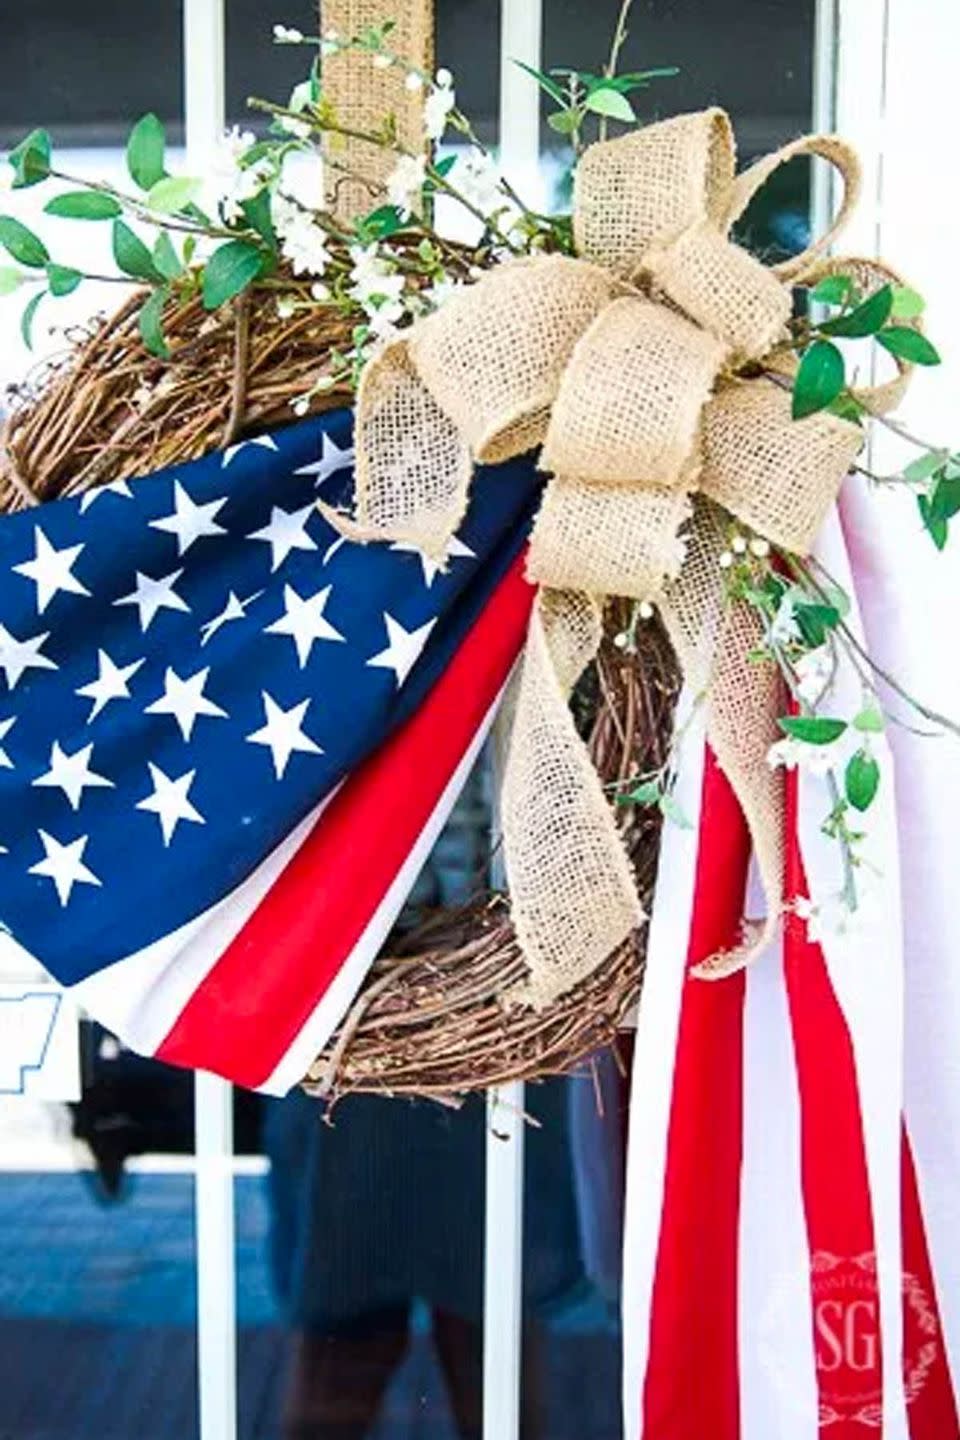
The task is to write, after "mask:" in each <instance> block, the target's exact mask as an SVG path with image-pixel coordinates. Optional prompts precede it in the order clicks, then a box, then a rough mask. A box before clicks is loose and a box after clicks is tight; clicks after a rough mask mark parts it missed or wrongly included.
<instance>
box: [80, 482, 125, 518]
mask: <svg viewBox="0 0 960 1440" xmlns="http://www.w3.org/2000/svg"><path fill="white" fill-rule="evenodd" d="M101 495H122V496H123V498H124V499H125V500H132V499H133V492H132V490H131V489H130V486H129V484H128V483H127V481H126V480H111V481H110V484H109V485H97V486H95V487H94V489H93V490H85V491H84V493H83V495H82V496H81V497H80V514H81V515H83V514H84V513H85V512H86V511H87V510H89V509H90V506H91V505H92V504H93V502H94V500H99V499H100V496H101Z"/></svg>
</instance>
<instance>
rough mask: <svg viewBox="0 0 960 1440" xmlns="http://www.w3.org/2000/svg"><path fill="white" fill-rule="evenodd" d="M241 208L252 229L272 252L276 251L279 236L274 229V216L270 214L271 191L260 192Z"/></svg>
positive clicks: (245, 201)
mask: <svg viewBox="0 0 960 1440" xmlns="http://www.w3.org/2000/svg"><path fill="white" fill-rule="evenodd" d="M240 208H241V210H242V211H243V218H244V219H245V220H246V222H247V224H248V225H249V226H250V229H251V230H255V231H256V232H257V234H258V235H259V236H260V239H261V240H264V241H266V243H267V244H268V245H269V246H270V249H271V250H276V248H277V234H276V231H275V230H274V228H273V216H272V215H271V213H270V191H269V190H261V191H259V193H258V194H256V195H253V196H252V197H251V198H250V199H249V200H244V201H243V202H242V204H241V206H240Z"/></svg>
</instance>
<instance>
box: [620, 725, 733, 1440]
mask: <svg viewBox="0 0 960 1440" xmlns="http://www.w3.org/2000/svg"><path fill="white" fill-rule="evenodd" d="M749 856H750V845H749V837H748V834H747V830H746V826H745V824H744V821H743V817H742V815H741V812H740V807H739V805H738V804H737V800H736V797H735V796H734V794H733V791H732V790H731V788H730V785H729V783H728V782H727V780H726V779H725V778H724V776H723V774H722V773H721V771H720V770H719V768H718V766H717V764H716V761H715V760H714V758H713V756H712V754H711V753H710V751H709V750H708V751H707V756H706V769H705V772H704V779H703V800H702V809H701V821H700V846H699V852H698V856H697V875H696V889H695V895H694V905H693V916H692V920H691V933H690V946H689V952H688V962H689V964H690V965H695V964H697V963H698V962H699V961H701V960H705V959H706V958H707V957H708V956H709V955H711V954H713V953H714V952H715V951H717V950H719V949H727V948H730V947H731V946H732V945H734V944H735V943H736V941H737V939H738V931H739V926H740V920H741V917H742V915H743V902H744V896H745V890H746V877H747V867H748V864H749ZM744 993H745V992H744V977H743V975H742V974H740V975H734V976H731V977H730V978H728V979H725V980H721V981H718V982H715V983H707V982H705V981H700V980H688V982H687V984H686V986H685V987H684V994H683V1002H682V1008H681V1014H680V1027H679V1035H678V1041H677V1056H676V1070H675V1075H674V1086H673V1097H672V1103H671V1113H670V1129H669V1135H668V1148H667V1162H666V1175H665V1184H664V1200H663V1214H662V1219H661V1225H660V1239H659V1247H658V1251H657V1266H656V1275H655V1278H654V1285H653V1295H652V1307H651V1319H650V1351H649V1358H648V1363H647V1374H646V1379H645V1383H644V1392H643V1426H642V1433H643V1437H644V1440H704V1437H707V1436H709V1437H710V1440H739V1430H740V1401H739V1381H738V1373H737V1372H738V1358H737V1248H738V1223H739V1211H740V1163H741V1145H742V1115H743V1000H744Z"/></svg>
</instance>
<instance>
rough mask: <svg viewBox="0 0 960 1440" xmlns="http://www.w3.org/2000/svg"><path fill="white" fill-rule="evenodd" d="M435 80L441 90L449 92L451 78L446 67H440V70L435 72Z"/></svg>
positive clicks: (451, 82)
mask: <svg viewBox="0 0 960 1440" xmlns="http://www.w3.org/2000/svg"><path fill="white" fill-rule="evenodd" d="M436 79H437V84H438V85H439V86H440V89H441V90H449V89H450V86H451V85H452V84H453V76H452V75H451V74H450V71H449V70H448V69H447V67H446V65H441V66H440V69H439V70H438V71H437V76H436Z"/></svg>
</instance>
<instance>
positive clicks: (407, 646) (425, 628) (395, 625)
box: [367, 611, 437, 689]
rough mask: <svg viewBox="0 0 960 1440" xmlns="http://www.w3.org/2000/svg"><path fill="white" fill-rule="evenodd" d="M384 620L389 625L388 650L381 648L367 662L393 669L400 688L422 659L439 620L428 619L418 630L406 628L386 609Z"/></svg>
mask: <svg viewBox="0 0 960 1440" xmlns="http://www.w3.org/2000/svg"><path fill="white" fill-rule="evenodd" d="M383 620H384V624H385V625H386V627H387V639H388V640H389V641H390V644H389V645H388V646H387V648H386V650H381V651H380V653H379V654H378V655H373V656H371V658H370V659H369V660H368V661H367V664H368V665H372V666H374V668H375V669H379V670H392V671H393V673H394V675H396V677H397V688H398V689H399V688H400V686H401V685H402V684H403V682H404V681H405V680H406V678H407V676H408V675H409V674H410V671H411V670H412V669H413V667H414V665H416V663H417V661H418V660H419V659H420V655H421V652H422V650H423V647H424V645H426V643H427V639H428V638H429V635H430V631H431V630H432V629H433V627H434V625H436V623H437V622H436V620H435V619H434V620H428V621H427V623H426V625H421V626H420V627H419V629H417V630H405V629H404V628H403V626H402V625H401V624H400V621H399V620H394V618H393V616H392V615H388V614H387V613H386V611H384V615H383Z"/></svg>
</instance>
